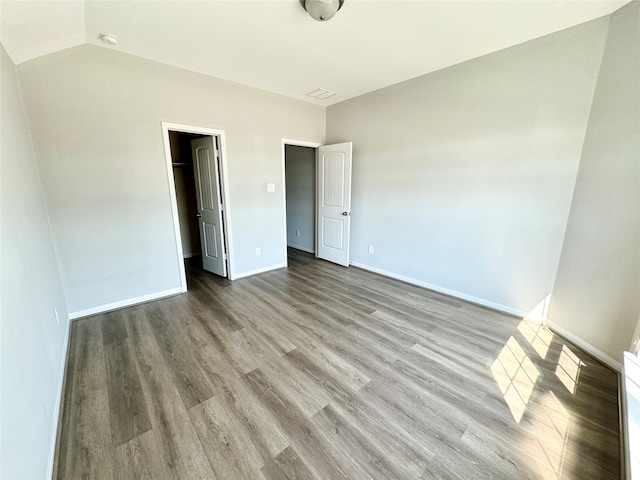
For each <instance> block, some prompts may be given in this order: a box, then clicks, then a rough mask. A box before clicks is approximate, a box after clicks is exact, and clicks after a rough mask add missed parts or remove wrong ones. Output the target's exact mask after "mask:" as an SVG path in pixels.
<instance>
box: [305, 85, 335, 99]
mask: <svg viewBox="0 0 640 480" xmlns="http://www.w3.org/2000/svg"><path fill="white" fill-rule="evenodd" d="M334 95H337V93H336V92H332V91H331V90H327V89H324V88H318V89H316V90H314V91H313V92H309V93H307V97H312V98H317V99H318V100H326V99H327V98H331V97H333V96H334Z"/></svg>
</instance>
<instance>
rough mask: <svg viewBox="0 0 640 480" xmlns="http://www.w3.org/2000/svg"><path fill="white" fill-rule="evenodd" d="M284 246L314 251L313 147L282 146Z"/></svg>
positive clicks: (314, 182)
mask: <svg viewBox="0 0 640 480" xmlns="http://www.w3.org/2000/svg"><path fill="white" fill-rule="evenodd" d="M284 170H285V185H286V188H285V204H286V232H287V247H288V248H295V249H296V250H302V251H303V252H308V253H312V254H314V255H315V253H316V241H315V239H316V226H315V223H316V149H315V148H314V147H305V146H300V145H288V144H285V146H284Z"/></svg>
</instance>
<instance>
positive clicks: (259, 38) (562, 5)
mask: <svg viewBox="0 0 640 480" xmlns="http://www.w3.org/2000/svg"><path fill="white" fill-rule="evenodd" d="M627 1H628V0H601V1H579V0H578V1H576V0H564V1H551V0H549V1H528V0H517V1H516V0H512V1H478V0H475V1H452V0H449V1H446V0H445V1H420V0H413V1H401V0H386V1H372V0H346V1H345V3H344V5H343V7H342V9H341V10H340V11H339V12H338V13H337V14H336V16H335V17H334V18H333V19H331V20H330V21H328V22H325V23H321V22H316V21H315V20H313V19H312V18H311V17H310V16H309V15H308V14H307V13H306V12H305V11H304V9H303V8H302V6H301V2H300V1H299V0H275V1H271V0H257V1H247V0H234V1H230V0H227V1H137V0H127V1H119V0H116V1H25V0H19V1H13V0H11V1H7V0H1V1H0V18H1V24H0V25H1V29H0V40H1V41H2V43H3V45H4V47H5V49H6V50H7V52H8V53H9V55H10V56H11V58H12V59H13V61H14V62H15V63H16V64H20V63H22V62H26V61H28V60H31V59H34V58H37V57H39V56H42V55H47V54H49V53H53V52H56V51H59V50H63V49H66V48H69V47H73V46H76V45H82V44H85V43H89V44H94V45H98V46H100V47H103V48H112V49H116V50H119V51H122V52H125V53H128V54H131V55H136V56H139V57H143V58H147V59H151V60H156V61H158V62H162V63H166V64H169V65H173V66H177V67H181V68H185V69H187V70H191V71H194V72H199V73H204V74H207V75H212V76H215V77H218V78H223V79H226V80H230V81H234V82H238V83H242V84H245V85H250V86H253V87H257V88H260V89H263V90H268V91H271V92H274V93H279V94H282V95H287V96H289V97H294V98H298V99H301V100H306V101H309V102H313V103H317V104H320V105H331V104H333V103H337V102H341V101H344V100H346V99H348V98H352V97H355V96H358V95H361V94H364V93H367V92H370V91H373V90H377V89H379V88H382V87H386V86H388V85H392V84H394V83H398V82H401V81H404V80H408V79H410V78H414V77H417V76H419V75H423V74H425V73H429V72H433V71H436V70H439V69H442V68H445V67H448V66H450V65H454V64H457V63H460V62H463V61H465V60H469V59H471V58H475V57H479V56H482V55H485V54H488V53H491V52H495V51H498V50H501V49H504V48H507V47H510V46H513V45H517V44H519V43H523V42H525V41H527V40H531V39H533V38H537V37H541V36H543V35H546V34H549V33H552V32H555V31H558V30H562V29H565V28H568V27H571V26H573V25H577V24H579V23H583V22H586V21H588V20H591V19H594V18H597V17H600V16H603V15H607V14H609V13H611V12H613V11H615V10H617V9H618V8H620V7H621V6H622V5H624V4H625V3H627ZM100 33H113V34H115V35H117V36H118V37H119V38H120V43H119V44H118V45H117V46H109V45H107V44H105V43H103V42H101V41H100V39H99V34H100ZM317 88H324V89H327V90H331V91H334V92H337V95H335V96H334V97H332V98H330V99H328V100H318V99H314V98H311V97H308V96H306V94H307V93H308V92H311V91H313V90H315V89H317Z"/></svg>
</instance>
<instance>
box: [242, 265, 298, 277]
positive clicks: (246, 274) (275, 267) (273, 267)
mask: <svg viewBox="0 0 640 480" xmlns="http://www.w3.org/2000/svg"><path fill="white" fill-rule="evenodd" d="M286 266H287V264H286V263H279V264H277V265H269V266H268V267H263V268H258V269H256V270H249V271H248V272H242V273H237V274H235V275H234V277H233V280H239V279H241V278H245V277H250V276H252V275H258V274H259V273H265V272H270V271H271V270H279V269H280V268H286Z"/></svg>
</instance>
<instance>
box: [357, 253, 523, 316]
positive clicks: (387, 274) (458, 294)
mask: <svg viewBox="0 0 640 480" xmlns="http://www.w3.org/2000/svg"><path fill="white" fill-rule="evenodd" d="M351 265H353V266H354V267H358V268H362V269H363V270H368V271H370V272H373V273H377V274H380V275H383V276H385V277H389V278H394V279H396V280H400V281H402V282H405V283H410V284H411V285H416V286H418V287H423V288H427V289H429V290H433V291H434V292H438V293H443V294H445V295H448V296H450V297H455V298H459V299H461V300H466V301H467V302H471V303H475V304H476V305H480V306H482V307H487V308H490V309H492V310H497V311H499V312H503V313H508V314H509V315H514V316H516V317H520V318H524V317H526V316H527V312H524V311H522V310H518V309H517V308H513V307H508V306H507V305H502V304H500V303H496V302H491V301H489V300H485V299H483V298H478V297H474V296H473V295H467V294H466V293H461V292H456V291H455V290H450V289H448V288H444V287H440V286H438V285H433V284H431V283H427V282H423V281H421V280H416V279H415V278H410V277H405V276H404V275H398V274H396V273H392V272H387V271H386V270H381V269H379V268H376V267H371V266H369V265H365V264H363V263H358V262H351Z"/></svg>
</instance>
